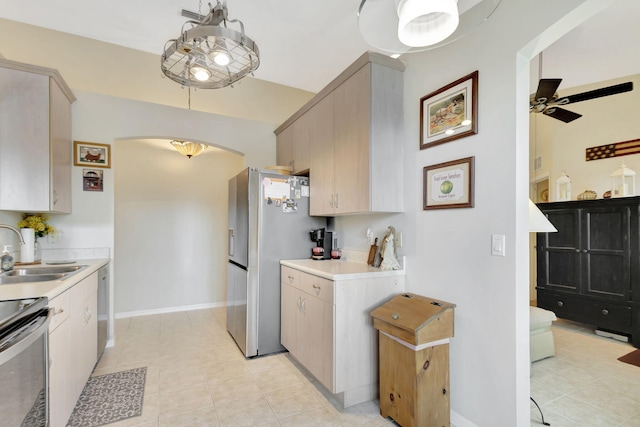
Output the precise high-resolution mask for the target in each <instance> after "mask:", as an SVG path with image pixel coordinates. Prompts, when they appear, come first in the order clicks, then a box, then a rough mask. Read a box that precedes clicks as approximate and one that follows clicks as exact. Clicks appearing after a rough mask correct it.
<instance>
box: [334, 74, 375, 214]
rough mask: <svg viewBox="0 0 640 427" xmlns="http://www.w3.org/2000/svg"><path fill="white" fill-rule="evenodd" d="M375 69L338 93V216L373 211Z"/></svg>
mask: <svg viewBox="0 0 640 427" xmlns="http://www.w3.org/2000/svg"><path fill="white" fill-rule="evenodd" d="M370 83H371V66H370V64H367V65H365V66H364V67H362V68H361V69H360V70H359V71H357V72H356V73H355V74H354V75H353V76H351V77H350V78H349V79H348V80H347V81H345V82H344V83H343V84H342V85H340V86H339V87H338V88H336V90H335V116H334V118H335V143H334V162H335V198H336V200H335V212H336V213H337V214H340V213H354V212H366V211H369V210H370V197H371V184H370V179H369V174H370V173H375V171H370V159H371V156H370V152H369V148H370V147H369V141H370V135H369V130H370V126H371V117H370V114H371V87H370Z"/></svg>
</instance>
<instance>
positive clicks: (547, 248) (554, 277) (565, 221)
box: [537, 209, 582, 293]
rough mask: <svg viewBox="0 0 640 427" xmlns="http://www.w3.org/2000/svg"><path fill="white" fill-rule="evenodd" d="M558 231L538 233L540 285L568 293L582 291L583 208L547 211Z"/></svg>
mask: <svg viewBox="0 0 640 427" xmlns="http://www.w3.org/2000/svg"><path fill="white" fill-rule="evenodd" d="M545 213H546V214H547V216H548V218H549V221H551V223H552V224H554V225H555V227H556V228H557V229H558V232H557V233H539V234H538V243H537V251H538V260H537V261H538V267H537V268H538V286H541V287H544V288H547V289H556V290H562V291H567V292H576V293H577V292H579V291H580V271H581V268H580V263H581V259H582V258H581V253H582V250H581V242H580V221H581V212H580V210H579V209H555V210H548V211H545Z"/></svg>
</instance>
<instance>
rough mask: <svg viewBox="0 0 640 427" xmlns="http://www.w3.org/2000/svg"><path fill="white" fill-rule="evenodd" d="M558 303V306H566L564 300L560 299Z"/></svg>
mask: <svg viewBox="0 0 640 427" xmlns="http://www.w3.org/2000/svg"><path fill="white" fill-rule="evenodd" d="M556 304H558V307H563V306H564V302H562V301H558V302H557V303H556Z"/></svg>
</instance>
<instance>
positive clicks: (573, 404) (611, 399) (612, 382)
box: [531, 320, 640, 427]
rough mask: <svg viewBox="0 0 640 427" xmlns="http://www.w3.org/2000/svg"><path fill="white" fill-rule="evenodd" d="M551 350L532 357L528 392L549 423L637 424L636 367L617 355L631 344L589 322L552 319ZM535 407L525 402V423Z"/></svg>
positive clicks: (536, 419) (587, 426)
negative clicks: (598, 330)
mask: <svg viewBox="0 0 640 427" xmlns="http://www.w3.org/2000/svg"><path fill="white" fill-rule="evenodd" d="M553 334H554V341H555V346H556V356H555V357H550V358H548V359H543V360H541V361H538V362H535V363H533V366H532V369H531V396H532V397H533V398H534V399H535V400H536V401H537V402H538V404H539V405H540V407H541V408H542V411H543V413H544V418H545V421H546V422H548V423H550V424H551V426H552V427H614V426H619V427H640V367H637V366H633V365H629V364H627V363H623V362H620V361H618V360H617V359H618V357H620V356H623V355H625V354H627V353H629V352H631V351H633V350H634V348H633V346H631V345H630V344H627V343H622V342H619V341H615V340H613V339H611V338H603V337H599V336H597V335H595V334H594V331H593V328H591V327H589V326H586V325H583V324H580V323H574V322H569V321H565V320H558V321H556V322H554V326H553ZM540 421H541V420H540V413H539V412H538V409H537V408H536V407H535V405H534V404H533V403H532V404H531V426H532V427H534V426H535V427H539V426H541V425H542V423H541V422H540Z"/></svg>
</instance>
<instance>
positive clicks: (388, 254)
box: [380, 226, 400, 270]
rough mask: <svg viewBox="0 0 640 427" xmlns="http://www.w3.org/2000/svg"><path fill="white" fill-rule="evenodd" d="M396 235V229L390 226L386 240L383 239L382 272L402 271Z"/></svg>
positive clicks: (381, 250)
mask: <svg viewBox="0 0 640 427" xmlns="http://www.w3.org/2000/svg"><path fill="white" fill-rule="evenodd" d="M395 235H396V230H395V228H393V227H391V226H390V227H389V228H388V229H387V234H385V235H384V239H382V245H380V253H381V255H382V263H380V270H400V264H399V263H398V259H397V257H396V245H395Z"/></svg>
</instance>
